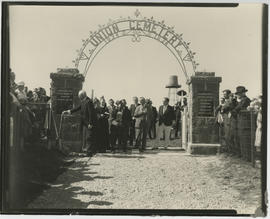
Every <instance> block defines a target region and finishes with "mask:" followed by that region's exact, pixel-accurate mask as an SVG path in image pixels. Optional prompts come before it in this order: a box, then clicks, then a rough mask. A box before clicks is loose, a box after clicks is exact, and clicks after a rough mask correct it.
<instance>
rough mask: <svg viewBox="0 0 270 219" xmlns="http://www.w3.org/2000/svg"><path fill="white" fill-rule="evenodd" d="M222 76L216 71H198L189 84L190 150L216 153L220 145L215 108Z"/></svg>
mask: <svg viewBox="0 0 270 219" xmlns="http://www.w3.org/2000/svg"><path fill="white" fill-rule="evenodd" d="M220 82H221V77H215V73H214V72H196V73H195V76H191V78H190V80H189V81H188V82H187V83H188V84H189V106H188V111H189V130H188V152H190V153H191V154H196V153H197V154H209V153H216V152H217V150H218V149H219V147H220V144H219V130H218V126H217V124H216V122H215V108H216V107H217V106H218V105H219V84H220Z"/></svg>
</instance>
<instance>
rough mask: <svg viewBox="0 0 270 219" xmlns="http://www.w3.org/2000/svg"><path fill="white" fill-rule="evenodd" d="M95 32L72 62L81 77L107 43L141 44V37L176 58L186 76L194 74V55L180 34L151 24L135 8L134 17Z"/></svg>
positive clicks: (156, 22)
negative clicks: (123, 39)
mask: <svg viewBox="0 0 270 219" xmlns="http://www.w3.org/2000/svg"><path fill="white" fill-rule="evenodd" d="M98 27H99V28H98V30H97V31H94V32H92V31H90V32H89V37H88V38H87V39H86V40H82V43H83V46H82V48H81V49H80V50H78V56H77V58H76V59H75V60H74V63H75V67H76V68H78V69H79V70H80V71H81V72H82V74H83V75H84V76H85V75H86V74H87V71H88V69H89V67H90V66H91V63H92V62H93V60H94V59H95V57H96V56H97V54H98V53H99V52H100V51H101V50H102V49H103V48H104V47H105V46H106V45H107V44H108V43H110V42H111V41H113V40H115V39H117V38H120V37H131V41H132V42H141V38H142V37H148V38H150V39H154V40H157V41H159V42H160V43H162V44H163V45H164V46H166V47H167V48H168V49H169V50H170V51H171V52H172V54H173V55H174V57H175V58H176V59H177V61H178V63H179V65H180V67H181V69H182V71H183V72H184V74H185V76H186V77H187V78H188V77H189V76H188V75H191V74H194V73H195V69H196V67H197V65H198V64H197V63H196V62H195V61H194V55H195V53H194V52H192V51H191V50H190V47H189V45H190V42H188V43H186V42H185V41H184V40H183V39H182V35H183V34H182V33H181V34H177V33H175V29H174V26H170V27H169V26H166V25H165V21H164V20H162V21H155V20H154V18H153V16H152V17H151V18H146V17H143V16H142V15H141V13H140V11H139V10H138V9H136V11H135V12H134V17H133V18H132V17H127V18H123V17H122V16H120V18H119V19H116V20H114V21H113V20H111V19H109V22H108V23H107V25H98Z"/></svg>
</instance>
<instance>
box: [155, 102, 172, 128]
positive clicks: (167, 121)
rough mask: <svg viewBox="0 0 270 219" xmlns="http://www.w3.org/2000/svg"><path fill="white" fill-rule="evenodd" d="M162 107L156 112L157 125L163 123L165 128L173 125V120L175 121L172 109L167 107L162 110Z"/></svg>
mask: <svg viewBox="0 0 270 219" xmlns="http://www.w3.org/2000/svg"><path fill="white" fill-rule="evenodd" d="M163 108H164V106H163V105H162V106H160V107H159V112H158V120H159V125H161V124H162V123H164V125H166V126H171V125H172V123H173V120H175V114H174V111H173V107H172V106H170V105H168V106H167V109H166V110H165V112H164V110H163Z"/></svg>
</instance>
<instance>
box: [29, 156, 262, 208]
mask: <svg viewBox="0 0 270 219" xmlns="http://www.w3.org/2000/svg"><path fill="white" fill-rule="evenodd" d="M230 159H231V158H230ZM228 161H229V160H228V159H225V158H224V157H222V156H207V157H205V156H202V157H200V156H199V157H194V156H190V155H189V154H187V153H185V152H179V151H178V152H170V151H148V152H146V153H143V154H139V153H138V152H134V151H133V153H132V154H120V153H119V154H98V155H96V156H94V157H93V158H91V159H89V158H82V157H81V158H76V161H75V163H74V164H73V165H72V166H71V167H69V168H68V170H67V171H66V172H65V173H63V174H62V175H60V176H59V177H58V179H57V180H56V182H55V183H54V184H53V185H52V186H51V188H49V189H48V190H46V191H44V192H43V194H42V195H41V196H40V197H38V198H37V199H36V200H34V201H33V202H32V203H30V205H29V208H58V209H62V208H69V209H74V208H80V209H84V208H113V209H114V208H116V209H119V208H124V209H201V208H203V209H235V210H237V211H238V213H254V211H255V209H256V208H257V207H258V206H259V205H260V204H259V200H260V199H259V197H260V190H259V188H260V187H259V179H258V172H259V170H258V169H254V168H252V167H251V166H250V165H248V164H247V165H248V166H245V165H243V167H242V169H241V165H239V167H238V171H240V172H243V169H247V168H250V169H252V171H248V170H247V171H246V172H245V173H246V175H245V177H244V178H243V176H242V177H240V178H237V176H235V174H234V175H230V176H229V175H228V174H227V175H226V174H225V175H224V173H223V172H224V171H227V173H231V172H233V171H235V170H233V169H230V165H229V164H228ZM229 162H230V163H231V160H230V161H229ZM238 163H239V162H238ZM226 165H227V166H226ZM224 166H226V168H223V167H224ZM231 167H232V168H235V167H234V166H231ZM222 168H223V169H222ZM239 168H240V169H239ZM250 172H251V174H249V175H248V173H250ZM256 174H257V175H256ZM225 176H226V177H227V178H226V177H225ZM254 176H257V178H256V177H255V178H254ZM222 177H225V178H224V179H222ZM228 177H229V178H231V181H228ZM249 178H250V179H249ZM224 180H225V181H226V183H224V182H225V181H224ZM248 180H252V183H253V184H254V185H253V187H251V186H250V183H247V182H248ZM230 182H231V183H230ZM239 186H240V188H241V189H240V190H239ZM245 188H246V189H245ZM247 189H248V191H249V193H248V194H249V195H248V196H245V194H244V195H243V193H241V191H243V190H247Z"/></svg>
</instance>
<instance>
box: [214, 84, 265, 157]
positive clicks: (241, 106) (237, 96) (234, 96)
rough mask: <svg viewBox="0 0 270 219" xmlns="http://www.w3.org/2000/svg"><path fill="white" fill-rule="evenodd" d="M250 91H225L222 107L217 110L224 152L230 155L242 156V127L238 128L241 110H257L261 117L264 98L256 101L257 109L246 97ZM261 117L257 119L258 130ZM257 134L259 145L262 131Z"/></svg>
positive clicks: (240, 87)
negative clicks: (240, 131)
mask: <svg viewBox="0 0 270 219" xmlns="http://www.w3.org/2000/svg"><path fill="white" fill-rule="evenodd" d="M247 91H248V90H247V89H246V88H245V87H244V86H238V87H237V88H236V92H235V93H232V92H231V90H229V89H226V90H224V91H223V97H222V98H221V101H220V105H219V106H218V107H217V108H216V119H217V123H218V124H219V125H220V132H221V133H220V136H223V137H224V141H225V142H224V144H223V145H224V146H225V147H224V148H223V149H224V150H225V151H226V152H229V153H237V154H241V152H240V151H239V150H240V147H239V135H241V133H238V131H239V130H240V129H239V128H240V127H237V119H238V115H239V113H240V111H241V110H251V108H256V109H257V112H258V113H259V115H261V103H262V96H259V97H258V99H257V100H258V101H256V103H257V105H256V107H251V105H254V104H253V102H254V101H253V102H252V101H251V100H250V99H249V98H248V97H247V96H246V92H247ZM260 118H261V116H258V117H257V129H258V128H259V127H260V126H261V121H258V119H260ZM258 123H260V124H258ZM258 132H260V133H259V134H256V138H257V144H258V141H259V140H258V137H260V135H261V131H257V133H258Z"/></svg>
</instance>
